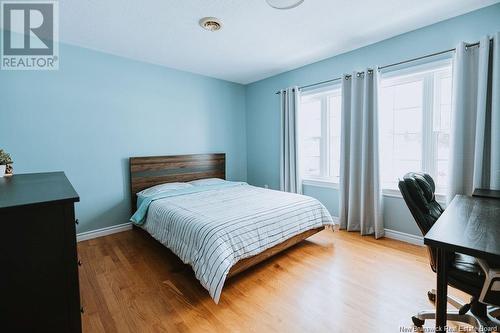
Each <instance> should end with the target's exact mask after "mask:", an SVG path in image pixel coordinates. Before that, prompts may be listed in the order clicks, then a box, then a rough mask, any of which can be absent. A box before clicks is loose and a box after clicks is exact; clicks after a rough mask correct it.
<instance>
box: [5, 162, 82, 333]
mask: <svg viewBox="0 0 500 333" xmlns="http://www.w3.org/2000/svg"><path fill="white" fill-rule="evenodd" d="M79 200H80V198H79V197H78V194H77V193H76V192H75V190H74V189H73V186H72V185H71V183H70V182H69V181H68V179H67V178H66V176H65V175H64V172H51V173H36V174H21V175H14V176H11V177H4V178H0V228H1V229H0V267H1V269H0V331H2V332H51V333H55V332H64V333H66V332H81V318H80V316H81V312H80V311H81V310H80V309H81V306H80V291H79V283H78V265H79V263H78V259H77V250H76V230H75V210H74V203H75V202H77V201H79Z"/></svg>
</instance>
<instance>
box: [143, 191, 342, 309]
mask: <svg viewBox="0 0 500 333" xmlns="http://www.w3.org/2000/svg"><path fill="white" fill-rule="evenodd" d="M332 224H333V222H332V218H331V216H330V214H329V213H328V211H327V210H326V209H325V207H324V206H323V205H322V204H321V203H320V202H319V201H317V200H316V199H313V198H311V197H307V196H303V195H297V194H291V193H285V192H280V191H273V190H268V189H263V188H259V187H254V186H250V185H248V184H246V183H234V186H227V185H226V186H221V187H213V186H212V187H211V188H210V189H205V190H200V191H199V192H194V193H180V194H179V195H171V196H168V197H166V198H161V199H157V200H154V201H152V202H151V203H150V205H149V208H148V211H147V217H146V220H145V223H144V224H143V225H142V228H144V229H145V230H146V231H147V232H148V233H150V234H151V235H152V236H153V237H154V238H155V239H157V240H158V241H159V242H161V243H162V244H163V245H165V246H166V247H168V248H169V249H171V250H172V251H173V252H174V253H175V254H177V256H179V258H180V259H181V260H182V261H183V262H184V263H186V264H190V265H191V266H192V267H193V270H194V272H195V275H196V277H197V279H198V280H199V281H200V282H201V284H202V285H203V286H204V287H205V288H206V289H207V290H208V291H209V293H210V296H211V297H212V298H213V299H214V301H215V302H216V303H218V301H219V298H220V294H221V290H222V287H223V286H224V281H225V279H226V276H227V274H228V272H229V270H230V269H231V267H232V266H233V265H234V264H235V263H236V262H238V261H239V260H240V259H244V258H247V257H251V256H253V255H256V254H259V253H261V252H263V251H264V250H266V249H268V248H270V247H273V246H274V245H277V244H279V243H281V242H283V241H285V240H286V239H288V238H290V237H293V236H295V235H297V234H299V233H301V232H304V231H306V230H310V229H313V228H318V227H321V226H325V225H332Z"/></svg>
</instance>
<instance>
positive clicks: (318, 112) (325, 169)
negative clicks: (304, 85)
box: [298, 85, 341, 183]
mask: <svg viewBox="0 0 500 333" xmlns="http://www.w3.org/2000/svg"><path fill="white" fill-rule="evenodd" d="M340 109H341V93H340V85H337V86H334V87H331V86H330V87H328V88H327V89H325V88H324V89H321V90H314V91H312V92H309V93H303V94H302V97H301V107H300V111H299V115H298V123H299V126H298V130H299V154H300V155H299V156H300V157H299V158H300V169H301V175H302V178H303V179H310V180H324V181H328V182H333V183H338V182H339V174H340Z"/></svg>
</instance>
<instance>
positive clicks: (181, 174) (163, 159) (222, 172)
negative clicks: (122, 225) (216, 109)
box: [129, 153, 324, 278]
mask: <svg viewBox="0 0 500 333" xmlns="http://www.w3.org/2000/svg"><path fill="white" fill-rule="evenodd" d="M129 164H130V193H131V199H132V210H133V211H135V209H136V201H137V196H136V193H137V192H139V191H142V190H144V189H146V188H148V187H151V186H155V185H159V184H164V183H172V182H188V181H191V180H197V179H203V178H221V179H226V154H224V153H221V154H196V155H174V156H149V157H131V158H130V159H129ZM323 229H324V227H320V228H316V229H311V230H307V231H305V232H302V233H300V234H298V235H295V236H293V237H291V238H289V239H287V240H286V241H284V242H283V243H280V244H278V245H275V246H274V247H272V248H269V249H267V250H265V251H264V252H261V253H259V254H257V255H255V256H253V257H249V258H245V259H242V260H240V261H238V262H237V263H236V264H235V265H234V266H233V267H232V268H231V270H230V271H229V273H228V276H227V277H228V278H229V277H232V276H234V275H236V274H238V273H240V272H242V271H244V270H246V269H248V268H250V267H252V266H254V265H256V264H258V263H260V262H261V261H264V260H266V259H267V258H269V257H271V256H273V255H275V254H277V253H279V252H281V251H283V250H286V249H288V248H289V247H291V246H293V245H295V244H297V243H299V242H301V241H302V240H304V239H306V238H308V237H310V236H312V235H314V234H315V233H317V232H320V231H321V230H323Z"/></svg>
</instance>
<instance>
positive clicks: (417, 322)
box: [411, 316, 425, 327]
mask: <svg viewBox="0 0 500 333" xmlns="http://www.w3.org/2000/svg"><path fill="white" fill-rule="evenodd" d="M411 321H413V325H415V326H416V327H422V326H424V324H425V320H422V319H420V318H418V317H416V316H413V317H411Z"/></svg>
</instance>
